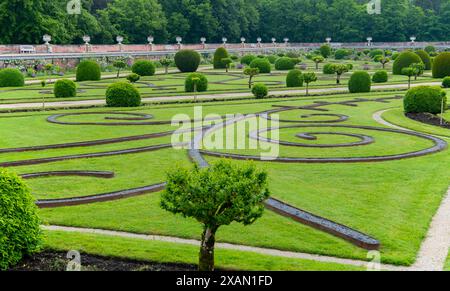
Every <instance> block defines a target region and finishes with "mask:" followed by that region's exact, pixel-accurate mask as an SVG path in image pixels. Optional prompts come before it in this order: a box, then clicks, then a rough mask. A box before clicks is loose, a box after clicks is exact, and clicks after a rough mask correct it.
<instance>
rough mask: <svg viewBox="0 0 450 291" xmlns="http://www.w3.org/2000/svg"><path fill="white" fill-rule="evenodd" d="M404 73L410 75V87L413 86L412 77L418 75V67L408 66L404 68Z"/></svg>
mask: <svg viewBox="0 0 450 291" xmlns="http://www.w3.org/2000/svg"><path fill="white" fill-rule="evenodd" d="M402 75H405V76H407V77H408V89H410V88H411V78H412V77H413V76H415V75H416V69H415V68H413V67H407V68H403V69H402Z"/></svg>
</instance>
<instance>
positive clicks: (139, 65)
mask: <svg viewBox="0 0 450 291" xmlns="http://www.w3.org/2000/svg"><path fill="white" fill-rule="evenodd" d="M131 71H132V72H133V73H135V74H138V75H139V76H142V77H144V76H153V75H154V74H155V72H156V67H155V64H154V63H153V62H151V61H147V60H139V61H136V62H134V64H133V66H132V67H131Z"/></svg>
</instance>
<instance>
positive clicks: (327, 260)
mask: <svg viewBox="0 0 450 291" xmlns="http://www.w3.org/2000/svg"><path fill="white" fill-rule="evenodd" d="M42 229H44V230H48V231H64V232H74V233H86V234H99V235H106V236H113V237H121V238H132V239H142V240H148V241H161V242H169V243H179V244H187V245H193V246H200V241H198V240H193V239H184V238H178V237H169V236H159V235H144V234H136V233H129V232H121V231H111V230H102V229H92V228H77V227H65V226H54V225H52V226H42ZM216 247H217V248H219V249H226V250H236V251H245V252H253V253H258V254H262V255H269V256H276V257H284V258H295V259H304V260H312V261H318V262H324V263H336V264H343V265H351V266H357V267H363V268H364V267H367V266H368V262H366V261H360V260H351V259H342V258H336V257H329V256H319V255H312V254H307V253H299V252H289V251H280V250H276V249H267V248H258V247H251V246H245V245H235V244H228V243H217V244H216ZM381 269H382V270H386V271H405V270H408V268H407V267H400V266H393V265H386V264H383V265H381Z"/></svg>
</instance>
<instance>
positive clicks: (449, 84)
mask: <svg viewBox="0 0 450 291" xmlns="http://www.w3.org/2000/svg"><path fill="white" fill-rule="evenodd" d="M442 87H444V88H450V77H445V78H444V80H442Z"/></svg>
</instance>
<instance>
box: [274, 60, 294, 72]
mask: <svg viewBox="0 0 450 291" xmlns="http://www.w3.org/2000/svg"><path fill="white" fill-rule="evenodd" d="M295 65H296V64H295V61H294V60H292V59H291V58H289V57H282V58H279V59H278V60H277V61H276V62H275V69H276V70H279V71H287V70H292V69H294V68H295Z"/></svg>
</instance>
